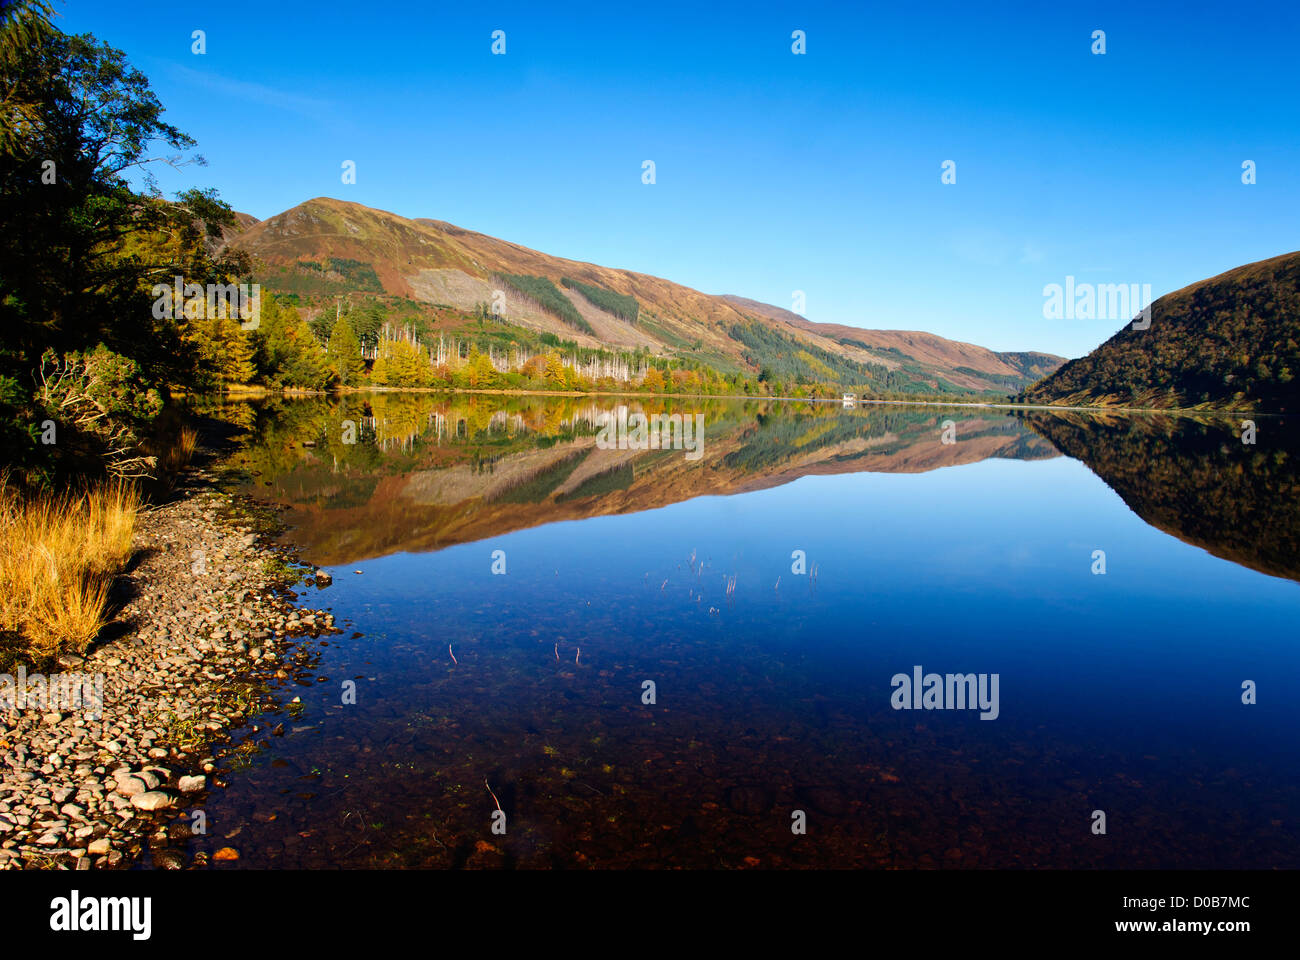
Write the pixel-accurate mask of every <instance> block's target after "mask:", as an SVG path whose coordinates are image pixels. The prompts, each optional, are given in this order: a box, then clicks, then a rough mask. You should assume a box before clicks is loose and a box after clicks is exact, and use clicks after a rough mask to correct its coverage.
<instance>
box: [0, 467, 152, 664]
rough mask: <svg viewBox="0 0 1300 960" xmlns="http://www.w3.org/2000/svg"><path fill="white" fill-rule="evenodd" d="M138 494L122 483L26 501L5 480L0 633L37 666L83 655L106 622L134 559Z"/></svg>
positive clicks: (1, 484) (0, 510)
mask: <svg viewBox="0 0 1300 960" xmlns="http://www.w3.org/2000/svg"><path fill="white" fill-rule="evenodd" d="M139 509H140V499H139V494H138V493H137V492H136V490H135V488H134V487H132V486H129V485H127V484H124V483H120V482H119V483H111V484H105V485H103V486H100V487H96V488H94V489H91V490H89V491H87V492H85V493H81V494H58V495H53V496H47V497H24V496H22V495H21V494H19V493H18V492H17V491H15V490H14V489H13V488H12V487H10V486H9V484H8V482H7V481H6V480H5V479H4V478H2V477H0V630H3V631H9V632H12V633H14V634H17V635H18V636H20V637H22V638H23V639H24V640H25V641H26V642H27V645H28V650H29V652H30V654H31V655H32V656H33V657H34V658H35V659H47V658H49V657H53V656H55V655H57V654H59V653H62V652H65V651H68V650H77V651H81V650H84V649H85V648H86V646H87V645H88V644H89V643H90V642H91V641H92V640H94V638H95V636H96V635H97V634H98V633H99V631H100V630H101V629H103V627H104V625H105V624H106V623H107V622H108V620H107V606H108V593H109V588H110V587H111V586H112V583H113V578H114V577H116V576H117V574H118V573H119V572H120V571H121V570H122V569H123V567H124V566H125V565H126V562H127V561H128V560H129V559H130V556H131V541H132V538H133V537H134V534H135V521H136V515H137V513H138V511H139Z"/></svg>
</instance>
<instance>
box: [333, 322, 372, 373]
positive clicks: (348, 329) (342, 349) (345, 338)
mask: <svg viewBox="0 0 1300 960" xmlns="http://www.w3.org/2000/svg"><path fill="white" fill-rule="evenodd" d="M329 355H330V366H331V367H332V368H333V370H334V372H335V373H336V374H338V378H339V383H341V384H343V385H344V386H346V387H351V386H355V385H356V384H357V382H358V381H359V380H360V379H361V375H362V374H363V373H364V372H365V369H366V362H365V361H364V360H362V359H361V344H360V342H358V340H357V337H356V334H354V333H353V332H352V324H351V323H349V322H348V318H347V317H346V316H343V317H339V318H338V320H337V321H336V322H335V324H334V330H333V332H332V333H331V334H330V349H329Z"/></svg>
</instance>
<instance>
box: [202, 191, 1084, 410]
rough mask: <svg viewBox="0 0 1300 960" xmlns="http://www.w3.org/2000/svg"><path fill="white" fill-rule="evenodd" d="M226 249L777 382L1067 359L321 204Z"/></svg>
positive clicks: (921, 385) (327, 280)
mask: <svg viewBox="0 0 1300 960" xmlns="http://www.w3.org/2000/svg"><path fill="white" fill-rule="evenodd" d="M226 242H227V244H228V245H229V246H231V247H236V248H239V249H243V250H245V251H247V252H248V253H249V254H251V255H252V256H253V257H254V258H255V262H257V263H258V264H259V266H258V272H257V276H256V279H257V280H258V282H260V283H261V284H262V285H263V287H264V288H265V289H268V290H270V291H273V292H283V293H291V294H297V295H298V296H300V297H302V298H305V299H306V300H307V301H308V303H309V304H310V303H312V302H316V301H318V302H322V303H323V302H324V301H325V300H327V299H328V301H329V303H330V306H329V309H330V310H331V312H332V311H333V309H334V308H333V305H332V304H333V298H334V297H337V296H341V295H364V296H374V297H397V298H403V299H404V300H406V301H408V302H414V303H416V304H424V305H428V306H430V307H438V308H440V309H442V310H443V311H444V313H442V314H439V316H438V323H440V324H446V323H451V322H453V319H454V318H451V319H449V318H448V316H447V315H445V311H458V312H459V313H460V315H461V320H463V321H464V322H465V323H466V324H468V323H472V322H473V321H474V319H475V318H476V317H478V316H481V315H482V314H483V313H484V312H485V311H486V310H487V308H488V307H489V306H490V305H491V304H492V303H493V302H494V299H495V300H496V301H497V302H501V300H504V313H503V317H504V320H505V321H506V322H507V323H508V324H509V325H511V326H512V327H514V328H517V329H520V330H524V331H530V332H531V333H532V334H534V335H549V336H550V337H551V338H558V339H559V340H563V341H570V342H573V343H575V344H576V345H578V346H580V347H586V348H604V349H606V350H611V351H635V350H642V351H645V352H647V353H649V354H651V355H655V356H660V357H668V358H681V359H685V360H690V361H697V362H700V363H704V364H706V365H708V366H710V367H712V368H714V369H715V370H718V371H720V372H723V373H743V374H745V375H746V376H749V375H754V374H758V373H760V372H761V371H763V370H766V371H767V374H768V376H770V377H771V378H772V379H773V380H775V381H779V382H784V383H786V384H791V383H817V382H820V383H836V384H841V385H845V386H850V385H852V386H857V387H861V388H863V389H869V390H876V391H880V392H898V393H964V392H983V393H1003V394H1006V393H1010V392H1014V391H1015V390H1018V389H1020V388H1022V387H1024V386H1026V385H1028V384H1029V383H1030V382H1032V381H1033V380H1035V379H1037V378H1038V377H1040V376H1042V375H1043V374H1045V373H1048V372H1050V371H1051V370H1053V369H1055V368H1056V367H1057V366H1059V365H1060V363H1061V362H1063V361H1062V358H1060V357H1053V356H1051V355H1049V354H1040V353H1023V354H997V353H994V352H992V351H990V350H986V349H984V348H983V347H977V346H974V345H972V344H964V343H957V342H954V341H951V340H945V339H943V338H942V337H937V336H934V335H932V334H924V333H911V332H902V331H870V330H859V329H857V328H856V327H842V326H834V325H829V324H815V323H810V322H808V321H806V320H803V318H802V317H796V316H795V315H794V314H790V316H789V317H784V316H781V313H782V311H779V310H778V308H775V307H771V306H767V305H765V304H760V303H757V302H755V301H751V300H743V299H741V298H737V297H724V296H713V295H710V294H706V293H701V292H700V291H698V290H692V289H691V288H689V287H684V286H682V285H680V284H676V283H672V282H671V281H668V280H664V279H661V278H659V277H654V276H650V275H648V274H644V273H636V272H634V271H631V270H622V269H615V268H610V267H603V266H598V265H596V264H591V263H583V262H580V261H575V260H567V259H564V258H561V257H555V256H551V255H549V254H545V253H540V252H538V251H536V250H531V249H529V248H527V247H523V246H520V245H519V244H515V243H510V242H508V241H506V240H499V239H497V238H495V237H490V236H487V235H485V234H481V233H475V232H474V231H471V230H465V229H463V228H461V227H457V226H455V225H453V224H450V223H446V222H444V221H441V220H431V219H425V218H419V219H408V218H405V217H401V216H398V215H396V214H393V213H388V212H385V211H382V210H374V209H371V208H369V207H365V206H362V205H361V204H357V203H349V202H345V201H342V200H334V199H330V198H325V197H318V198H316V199H314V200H309V201H307V202H306V203H302V204H299V205H298V206H296V207H293V208H292V209H290V210H286V211H285V212H283V213H280V214H277V215H275V216H273V217H269V218H268V219H266V220H262V221H256V220H254V219H253V218H251V217H247V216H246V215H241V216H240V223H239V226H238V227H237V228H231V230H230V231H229V234H228V236H227V237H226ZM791 318H793V319H791ZM437 329H438V331H439V332H442V331H443V330H444V329H445V328H444V327H441V326H440V327H438V328H437ZM547 342H554V339H552V340H550V341H547Z"/></svg>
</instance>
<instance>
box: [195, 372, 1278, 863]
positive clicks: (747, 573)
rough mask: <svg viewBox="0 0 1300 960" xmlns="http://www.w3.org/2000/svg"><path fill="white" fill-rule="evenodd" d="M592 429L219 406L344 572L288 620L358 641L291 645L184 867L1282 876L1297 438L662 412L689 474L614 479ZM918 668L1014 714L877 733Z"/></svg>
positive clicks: (247, 456)
mask: <svg viewBox="0 0 1300 960" xmlns="http://www.w3.org/2000/svg"><path fill="white" fill-rule="evenodd" d="M616 408H617V404H616V403H615V402H614V401H608V402H599V403H593V402H589V401H583V402H575V401H570V400H563V401H561V400H541V399H535V400H518V399H514V400H506V399H502V398H473V399H466V398H463V397H461V398H455V399H452V398H439V397H434V396H430V395H421V396H416V397H411V396H396V395H380V396H373V397H369V398H368V399H367V398H360V399H358V398H347V399H345V400H343V401H328V402H327V401H319V400H301V401H291V402H284V403H280V404H276V405H268V406H263V407H257V408H255V407H247V406H233V407H227V408H224V409H221V410H219V411H215V412H214V415H218V416H221V417H223V418H225V419H227V420H229V421H230V422H232V423H235V424H238V425H240V426H241V427H242V428H243V429H244V430H245V432H244V433H243V434H242V443H243V446H242V448H241V450H240V451H239V453H238V454H237V455H236V456H235V457H234V459H233V461H232V463H231V465H230V470H229V474H228V483H229V485H230V486H231V488H232V489H237V490H239V491H241V492H244V493H248V494H251V495H253V496H255V497H257V498H260V499H262V500H265V501H267V502H270V503H273V504H276V505H278V506H280V507H282V508H284V512H283V518H284V520H285V521H286V522H287V523H288V524H289V525H290V530H289V533H288V535H287V539H288V540H289V541H290V542H292V543H294V544H295V545H296V546H298V547H299V548H300V549H301V551H302V555H303V556H304V557H305V558H307V559H309V560H312V561H314V562H316V563H317V564H319V565H321V566H324V567H325V568H326V569H328V570H329V571H330V572H331V573H332V575H333V577H334V585H333V586H331V587H329V588H327V589H324V590H322V591H321V592H320V593H316V592H315V590H314V588H305V589H306V590H307V591H308V592H307V593H306V594H305V595H304V602H308V603H312V604H313V605H317V606H329V607H330V608H331V609H332V610H333V611H334V613H335V614H336V615H337V616H338V617H339V619H340V621H345V622H346V630H345V632H344V633H342V634H338V635H330V636H323V637H321V638H319V639H318V640H316V641H312V640H310V639H305V640H304V644H305V645H306V646H307V647H309V648H310V649H311V650H312V651H313V652H314V654H315V655H318V661H317V662H315V663H313V664H311V666H310V668H306V667H304V668H303V669H302V670H301V672H300V673H299V676H298V677H297V679H296V681H295V682H288V683H286V684H285V686H284V688H283V699H285V700H288V699H290V698H291V697H292V696H295V695H297V696H300V697H301V698H302V701H303V703H302V706H301V708H300V709H299V708H295V709H294V711H293V713H292V715H290V713H289V712H287V711H286V712H283V713H281V714H280V715H278V716H271V717H268V718H265V721H269V722H263V723H262V725H261V726H262V728H261V731H260V733H258V734H256V735H253V736H251V737H250V739H249V744H250V745H251V746H258V747H260V749H257V750H256V751H255V752H252V751H250V752H249V753H248V756H251V763H238V764H236V765H235V766H234V767H233V768H232V769H231V770H230V771H229V772H228V773H227V774H226V776H225V779H226V780H227V781H228V788H227V789H224V790H216V791H214V792H213V793H212V795H211V796H210V797H209V798H208V800H207V802H206V804H205V808H206V810H207V813H208V822H209V830H210V834H209V836H207V837H205V838H196V839H194V840H191V841H189V849H190V850H191V851H193V850H197V849H206V850H209V851H211V850H215V849H216V848H217V847H220V846H227V845H228V846H234V847H236V848H237V849H238V850H239V851H240V854H241V859H240V861H239V863H238V866H245V867H280V866H284V867H327V866H340V867H389V866H412V867H423V866H430V867H451V866H468V867H500V866H519V867H579V868H580V867H591V866H596V867H626V866H646V867H660V866H685V867H745V866H750V867H754V866H757V867H790V866H829V867H859V866H877V867H905V868H912V867H929V866H937V867H1005V866H1021V867H1036V866H1039V867H1128V866H1132V867H1178V866H1182V867H1198V866H1222V867H1253V866H1269V867H1272V866H1278V867H1295V866H1300V775H1298V774H1297V770H1296V765H1295V764H1294V761H1293V757H1294V755H1295V743H1296V736H1297V732H1298V731H1300V679H1298V678H1300V671H1298V670H1297V667H1300V655H1298V654H1297V643H1296V628H1295V625H1296V622H1297V619H1298V618H1300V586H1298V585H1297V582H1296V580H1297V579H1300V559H1298V558H1297V549H1296V548H1297V544H1296V540H1297V535H1298V534H1300V506H1298V505H1300V488H1298V487H1297V472H1296V465H1297V462H1300V461H1297V459H1296V456H1297V452H1296V450H1295V449H1294V448H1293V447H1291V446H1288V445H1283V444H1282V443H1280V441H1279V438H1282V437H1285V436H1287V435H1288V433H1289V432H1291V431H1289V430H1288V429H1287V424H1286V423H1285V422H1283V421H1281V420H1277V419H1272V420H1267V419H1260V420H1259V421H1258V423H1259V432H1258V439H1257V442H1256V444H1254V445H1244V444H1242V443H1241V441H1240V437H1239V432H1238V431H1239V419H1238V420H1229V419H1228V418H1219V419H1217V420H1206V421H1204V422H1200V421H1193V420H1174V419H1170V418H1111V419H1108V420H1088V419H1084V418H1080V417H1077V416H1076V417H1072V418H1071V417H1062V416H1048V415H1033V416H1031V417H1029V418H1027V419H1020V418H1016V417H1014V416H1007V415H1005V413H1004V412H1001V411H995V410H984V411H972V410H969V409H965V410H959V409H940V408H933V407H929V408H927V407H902V406H889V407H871V408H868V409H855V410H844V409H841V408H840V407H839V406H838V405H836V406H829V405H795V404H780V403H766V402H762V403H760V402H751V403H741V402H734V403H723V402H698V403H694V404H692V403H686V402H683V403H679V404H678V405H676V406H669V407H667V408H666V409H667V411H668V412H678V413H685V414H692V413H696V412H700V413H702V414H704V423H705V428H704V445H703V455H702V456H701V457H700V458H699V459H695V460H692V459H689V458H688V457H687V456H686V455H685V451H683V450H640V451H638V450H618V449H601V447H600V446H599V445H598V443H597V429H598V425H599V423H600V420H599V418H600V416H601V414H602V413H605V412H616ZM638 409H640V406H639V404H637V403H635V402H634V403H633V404H632V410H633V411H634V412H635V411H636V410H638ZM661 409H665V408H662V407H660V406H657V407H655V408H654V412H657V411H659V410H661ZM946 420H951V421H953V424H952V432H953V433H954V434H955V441H956V442H955V443H944V442H943V441H942V433H943V431H944V423H943V421H946ZM350 425H355V429H356V433H357V442H356V443H344V442H343V436H344V433H345V431H348V430H350V429H351V426H350ZM1098 550H1100V551H1104V554H1105V573H1104V575H1102V574H1097V573H1094V572H1093V570H1094V567H1095V566H1096V561H1095V559H1094V551H1098ZM495 551H502V552H503V554H495V556H496V557H497V560H496V561H495V562H496V563H497V565H498V567H499V565H500V563H501V562H502V560H501V558H502V556H504V564H505V573H504V574H499V573H493V566H494V552H495ZM795 551H803V554H804V556H806V569H807V573H805V574H803V575H799V574H797V573H795V572H792V564H794V563H795V560H793V559H792V554H793V553H794V552H795ZM356 571H360V573H358V572H356ZM778 581H779V582H778ZM733 584H734V586H733ZM354 632H355V633H357V634H360V636H355V637H354V636H353V634H354ZM449 646H450V648H451V650H450V652H449V650H448V647H449ZM453 655H454V657H455V662H453V659H452V656H453ZM918 665H919V666H920V667H922V668H923V671H924V672H926V673H929V672H936V673H940V674H946V673H975V674H997V675H998V678H999V688H998V689H999V696H998V707H999V715H998V716H997V718H996V719H992V720H981V719H980V716H979V711H977V710H959V709H936V710H896V709H894V708H893V707H892V706H891V693H893V688H892V687H891V678H893V677H894V675H895V674H899V673H904V674H908V675H909V676H910V675H911V673H912V671H913V668H914V667H916V666H918ZM321 678H324V679H321ZM347 680H354V681H355V683H356V688H357V697H356V699H357V702H356V703H355V705H353V704H346V705H345V704H344V703H342V702H341V701H342V693H341V688H342V685H343V683H344V681H347ZM1248 680H1250V681H1255V683H1256V684H1257V685H1258V693H1257V697H1258V703H1256V704H1253V705H1245V704H1243V703H1242V684H1243V682H1244V681H1248ZM645 681H653V682H654V684H655V702H654V703H653V704H647V703H644V702H643V689H644V687H643V685H644V683H645ZM276 723H283V724H284V735H282V736H269V735H268V733H269V728H270V727H272V726H274V725H275V724H276ZM498 802H499V804H500V806H501V808H502V809H503V810H504V811H505V814H506V831H507V832H506V833H505V835H504V836H500V835H494V834H493V833H492V830H491V827H492V815H493V812H494V810H495V809H496V808H497V805H498ZM796 810H801V811H804V815H805V816H806V823H807V832H806V834H804V835H796V834H794V833H792V830H791V824H792V812H793V811H796ZM1095 810H1101V811H1104V812H1105V815H1106V833H1105V835H1095V834H1094V833H1093V829H1092V828H1093V822H1094V821H1093V811H1095Z"/></svg>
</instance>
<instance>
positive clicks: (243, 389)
mask: <svg viewBox="0 0 1300 960" xmlns="http://www.w3.org/2000/svg"><path fill="white" fill-rule="evenodd" d="M359 393H435V394H469V395H482V396H502V397H574V398H576V397H627V398H631V399H639V400H644V399H653V398H656V397H662V398H665V399H671V400H777V401H780V402H782V403H832V404H843V403H844V400H843V398H842V397H776V396H763V395H758V394H734V393H733V394H716V393H637V392H624V391H618V390H615V391H608V390H503V389H498V388H492V389H488V388H483V389H470V388H463V387H381V386H365V387H340V388H337V389H334V390H305V389H302V388H298V387H290V388H284V389H283V390H280V391H276V390H272V389H271V388H269V387H258V386H246V385H239V386H235V387H233V388H226V389H224V390H222V391H221V394H220V395H221V396H223V397H226V398H228V399H231V400H255V399H264V398H266V397H334V396H343V395H346V394H359ZM175 395H176V396H178V397H179V396H207V394H191V393H181V392H178V393H177V394H175ZM213 395H215V394H213ZM853 403H854V406H861V405H864V404H882V405H889V404H893V405H896V406H904V407H928V406H933V407H962V408H966V407H969V408H976V409H979V408H984V409H991V410H1044V411H1048V412H1053V411H1054V412H1061V413H1126V414H1127V413H1163V414H1169V415H1171V416H1183V417H1188V416H1240V415H1243V414H1248V415H1250V416H1252V417H1280V416H1286V414H1285V413H1272V412H1268V411H1261V410H1250V409H1235V408H1223V409H1219V408H1210V409H1205V408H1199V407H1118V406H1097V407H1080V406H1068V407H1066V406H1056V405H1053V404H1041V403H1006V402H1001V403H999V402H997V401H993V400H933V399H917V400H888V399H867V398H859V399H857V400H854V401H853Z"/></svg>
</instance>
